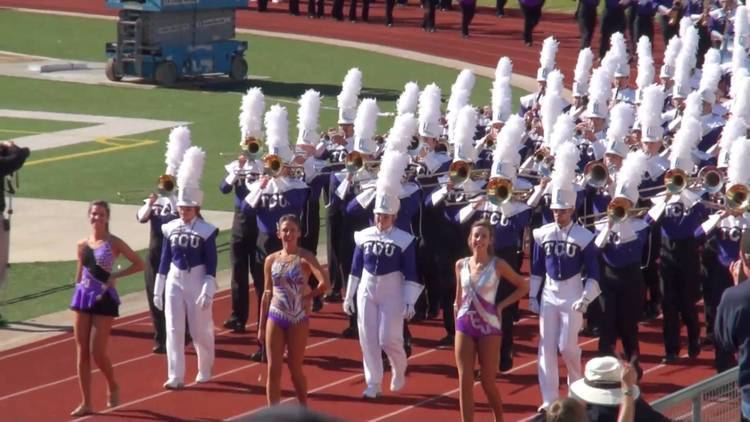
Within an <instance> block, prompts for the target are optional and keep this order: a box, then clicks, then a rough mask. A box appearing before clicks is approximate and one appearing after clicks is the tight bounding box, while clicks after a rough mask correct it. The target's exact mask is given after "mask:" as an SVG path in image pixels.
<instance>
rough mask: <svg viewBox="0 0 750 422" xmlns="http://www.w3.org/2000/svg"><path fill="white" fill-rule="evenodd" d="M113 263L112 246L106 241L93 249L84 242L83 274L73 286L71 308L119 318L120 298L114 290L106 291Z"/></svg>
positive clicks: (110, 288) (111, 288) (108, 289)
mask: <svg viewBox="0 0 750 422" xmlns="http://www.w3.org/2000/svg"><path fill="white" fill-rule="evenodd" d="M113 264H114V255H113V254H112V244H111V243H110V241H109V240H106V241H105V242H103V243H102V244H101V245H99V246H98V247H97V248H96V249H91V247H90V246H89V245H88V242H87V243H86V246H85V247H84V250H83V271H82V272H81V279H80V280H79V281H78V282H77V283H76V287H75V291H73V298H72V299H71V301H70V309H72V310H74V311H78V312H83V313H87V314H93V315H104V316H112V317H116V316H119V315H120V313H119V306H120V298H119V296H118V295H117V290H115V288H114V287H109V288H107V289H106V290H105V287H106V283H107V281H108V280H109V277H110V274H111V272H112V266H113Z"/></svg>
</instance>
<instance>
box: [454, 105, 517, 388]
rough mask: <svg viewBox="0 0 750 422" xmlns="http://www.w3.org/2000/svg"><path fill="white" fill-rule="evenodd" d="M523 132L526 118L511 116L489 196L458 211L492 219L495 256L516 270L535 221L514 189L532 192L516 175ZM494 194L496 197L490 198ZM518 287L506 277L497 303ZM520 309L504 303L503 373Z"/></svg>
mask: <svg viewBox="0 0 750 422" xmlns="http://www.w3.org/2000/svg"><path fill="white" fill-rule="evenodd" d="M523 132H524V122H523V119H522V118H521V117H519V116H515V115H514V116H510V117H509V118H508V121H507V123H506V124H505V126H503V129H501V130H500V134H499V135H498V140H497V144H496V148H495V153H494V157H495V159H494V162H493V164H492V171H491V173H490V182H489V184H488V189H487V190H488V197H487V198H482V199H481V200H479V201H477V202H475V203H473V204H468V205H466V206H464V207H463V208H462V209H461V211H460V212H459V213H458V214H457V217H458V219H459V222H460V223H461V224H476V223H477V222H478V221H479V220H485V221H488V222H489V227H491V228H492V232H491V233H490V235H491V236H490V237H491V238H492V239H493V243H492V244H491V246H492V250H493V251H494V255H495V256H496V257H498V258H501V259H502V260H503V261H505V262H506V263H507V264H508V265H510V267H511V268H512V269H513V270H514V271H520V267H521V253H520V250H521V249H522V242H523V234H524V230H525V229H526V227H528V225H529V222H530V220H531V211H532V210H531V207H529V206H528V205H526V203H524V202H522V201H518V200H517V199H515V198H514V194H513V191H524V190H525V191H528V190H529V189H530V188H531V185H530V184H524V182H522V181H519V179H517V178H516V174H517V172H518V166H519V165H520V161H521V157H520V155H519V154H518V148H519V146H520V145H521V140H522V139H523ZM500 180H503V181H506V182H507V184H504V189H505V192H504V193H500V192H498V188H493V187H492V186H493V185H496V186H499V185H500V183H498V181H500ZM493 181H494V183H493ZM493 189H495V190H494V191H493ZM490 195H495V196H492V197H489V196H490ZM501 195H506V196H501ZM498 201H499V202H498ZM470 248H471V245H470ZM475 252H476V251H475ZM515 290H516V289H515V288H514V285H513V283H511V282H510V281H509V280H507V279H505V278H503V279H502V280H501V282H500V286H499V288H498V291H497V298H496V300H495V302H494V303H495V304H499V303H500V302H501V301H504V300H505V299H506V298H507V297H508V296H509V295H510V294H511V293H512V292H513V291H515ZM457 297H460V296H457ZM517 308H518V303H517V302H515V301H514V302H511V303H510V304H509V305H508V306H504V307H503V311H502V318H501V319H500V321H501V323H502V324H501V325H502V333H503V336H502V342H501V347H500V371H502V372H505V371H508V370H510V369H511V368H512V367H513V320H514V313H515V312H516V311H517ZM493 373H494V371H493Z"/></svg>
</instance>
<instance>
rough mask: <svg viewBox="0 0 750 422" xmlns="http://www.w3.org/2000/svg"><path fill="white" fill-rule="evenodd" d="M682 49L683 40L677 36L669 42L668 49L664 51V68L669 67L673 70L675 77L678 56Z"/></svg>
mask: <svg viewBox="0 0 750 422" xmlns="http://www.w3.org/2000/svg"><path fill="white" fill-rule="evenodd" d="M681 48H682V40H681V39H680V37H678V36H677V35H675V36H673V37H672V38H671V39H670V40H669V42H668V43H667V48H666V49H665V50H664V66H668V67H669V68H670V69H672V71H671V74H672V76H674V71H675V66H676V65H677V55H678V54H679V53H680V49H681Z"/></svg>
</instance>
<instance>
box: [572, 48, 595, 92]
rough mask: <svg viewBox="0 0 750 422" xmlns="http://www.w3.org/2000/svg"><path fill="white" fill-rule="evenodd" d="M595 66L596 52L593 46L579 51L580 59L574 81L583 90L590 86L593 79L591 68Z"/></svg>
mask: <svg viewBox="0 0 750 422" xmlns="http://www.w3.org/2000/svg"><path fill="white" fill-rule="evenodd" d="M593 66H594V52H593V51H591V47H586V48H584V49H582V50H581V51H579V52H578V61H577V62H576V68H575V71H574V72H573V81H575V83H576V84H578V86H579V87H580V89H581V90H582V91H583V92H587V91H588V88H589V80H590V79H591V68H592V67H593Z"/></svg>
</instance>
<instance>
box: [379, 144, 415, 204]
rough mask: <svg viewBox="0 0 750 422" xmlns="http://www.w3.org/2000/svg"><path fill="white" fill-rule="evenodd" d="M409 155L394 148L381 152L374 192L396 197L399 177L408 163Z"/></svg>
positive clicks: (398, 192) (398, 191)
mask: <svg viewBox="0 0 750 422" xmlns="http://www.w3.org/2000/svg"><path fill="white" fill-rule="evenodd" d="M409 159H410V157H409V155H408V154H406V153H403V152H399V151H395V150H387V151H385V153H383V157H382V158H381V161H380V169H379V170H378V179H377V181H376V182H375V192H376V193H377V194H378V195H381V196H390V197H395V198H398V197H399V194H400V193H401V179H402V178H403V176H404V170H406V166H407V165H408V164H409Z"/></svg>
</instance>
